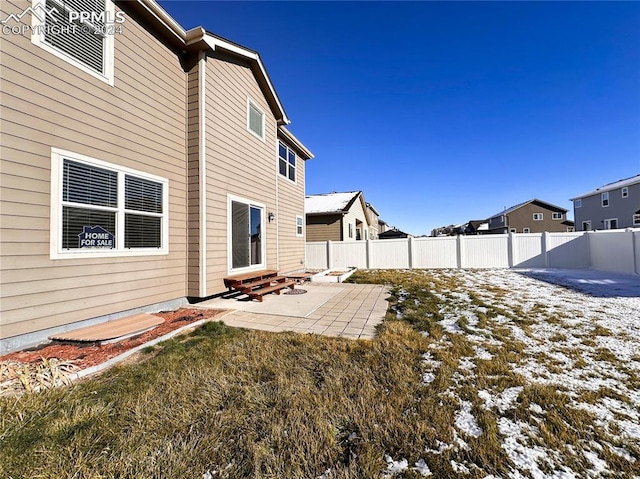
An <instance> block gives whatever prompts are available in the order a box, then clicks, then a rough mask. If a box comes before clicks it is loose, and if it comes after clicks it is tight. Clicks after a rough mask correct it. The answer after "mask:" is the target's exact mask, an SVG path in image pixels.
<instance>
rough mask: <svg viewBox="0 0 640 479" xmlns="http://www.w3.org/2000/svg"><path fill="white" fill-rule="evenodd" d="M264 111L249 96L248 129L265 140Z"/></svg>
mask: <svg viewBox="0 0 640 479" xmlns="http://www.w3.org/2000/svg"><path fill="white" fill-rule="evenodd" d="M264 118H265V117H264V111H262V109H261V108H260V107H259V106H258V105H256V104H255V103H254V102H252V101H251V100H250V99H249V98H247V130H249V131H250V132H251V133H252V134H254V135H255V136H257V137H258V138H260V139H261V140H262V141H265V137H264Z"/></svg>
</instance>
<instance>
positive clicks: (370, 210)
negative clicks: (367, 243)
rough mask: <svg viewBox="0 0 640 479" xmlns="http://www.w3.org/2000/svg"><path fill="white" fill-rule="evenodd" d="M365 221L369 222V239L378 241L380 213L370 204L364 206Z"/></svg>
mask: <svg viewBox="0 0 640 479" xmlns="http://www.w3.org/2000/svg"><path fill="white" fill-rule="evenodd" d="M366 206H367V209H366V213H367V220H368V222H369V239H371V240H375V239H378V234H379V228H380V226H379V217H380V213H378V210H376V209H375V208H374V207H373V205H372V204H371V203H367V204H366Z"/></svg>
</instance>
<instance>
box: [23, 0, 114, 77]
mask: <svg viewBox="0 0 640 479" xmlns="http://www.w3.org/2000/svg"><path fill="white" fill-rule="evenodd" d="M31 8H32V9H33V11H34V12H36V13H38V14H32V15H31V25H32V27H33V28H32V33H31V42H32V43H33V44H34V45H37V46H39V47H41V48H43V49H44V50H47V51H48V52H49V53H52V54H53V55H55V56H57V57H58V58H61V59H63V60H65V61H66V62H68V63H70V64H72V65H73V66H75V67H76V68H79V69H80V70H83V71H84V72H86V73H88V74H90V75H92V76H94V77H96V78H98V79H100V80H102V81H104V82H106V83H108V84H109V85H111V86H113V84H114V74H113V64H114V41H115V37H116V33H117V32H118V31H120V30H121V29H122V28H123V27H122V24H121V23H122V22H123V21H124V16H123V15H124V14H123V12H118V15H116V14H115V7H114V5H113V2H112V0H74V1H73V2H71V1H69V0H32V4H31Z"/></svg>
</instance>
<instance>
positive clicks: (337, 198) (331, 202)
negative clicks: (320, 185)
mask: <svg viewBox="0 0 640 479" xmlns="http://www.w3.org/2000/svg"><path fill="white" fill-rule="evenodd" d="M361 194H362V192H361V191H347V192H344V193H336V192H333V193H326V194H322V195H309V196H307V197H305V200H304V211H305V213H307V214H323V213H345V212H347V211H349V208H350V207H351V205H352V204H353V202H354V201H355V200H356V199H357V198H358V196H360V195H361Z"/></svg>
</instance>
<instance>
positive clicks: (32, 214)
mask: <svg viewBox="0 0 640 479" xmlns="http://www.w3.org/2000/svg"><path fill="white" fill-rule="evenodd" d="M24 6H25V2H19V1H9V0H4V1H3V2H2V3H1V4H0V10H1V16H2V18H6V17H7V15H9V14H10V13H15V14H18V13H20V12H21V11H22V10H23V9H24ZM116 8H118V7H116ZM2 42H3V44H2V70H1V72H0V80H1V81H2V105H1V107H0V108H1V110H0V113H1V115H0V118H1V120H0V121H1V126H0V128H1V131H2V150H1V152H0V162H1V169H2V179H3V184H2V198H0V211H1V215H2V216H1V219H2V222H1V228H2V229H1V243H0V256H1V263H2V264H1V266H0V268H1V274H2V292H1V299H2V300H1V306H0V307H1V309H2V312H1V319H0V321H1V323H0V325H1V329H2V331H1V333H2V334H1V336H2V337H10V336H14V335H18V334H23V333H28V332H32V331H37V330H42V329H46V328H50V327H56V326H60V325H64V324H68V323H72V322H75V321H80V320H84V319H88V318H93V317H97V316H102V315H106V314H113V313H117V312H120V311H123V310H127V309H131V308H136V307H142V306H145V305H149V304H153V303H156V302H161V301H167V300H171V299H175V298H179V297H182V296H184V295H185V292H186V291H185V286H186V260H185V258H186V234H185V225H186V221H187V204H186V201H187V200H186V174H185V172H186V168H185V156H186V153H185V147H186V131H185V130H186V128H185V121H184V117H185V94H184V92H185V83H186V75H185V73H184V72H183V70H182V68H181V67H180V64H179V62H178V59H177V57H176V55H175V54H174V53H172V52H171V51H169V50H168V49H167V48H166V47H165V46H164V45H163V44H162V43H161V42H160V41H159V40H158V39H157V38H155V37H154V36H152V35H151V34H150V33H148V32H147V31H146V30H144V29H143V28H141V27H140V25H139V24H138V23H137V22H136V21H135V19H133V18H132V17H131V16H129V15H128V14H127V17H126V21H125V24H124V28H123V33H122V35H117V37H116V39H115V83H114V85H115V86H114V87H111V86H109V85H107V84H106V83H104V82H102V81H100V80H98V79H97V78H95V77H93V76H91V75H89V74H87V73H85V72H83V71H82V70H79V69H77V68H75V67H74V66H72V65H70V64H69V63H67V62H66V61H64V60H63V59H60V58H58V57H56V56H54V55H52V54H50V53H49V52H47V51H45V50H43V49H41V48H39V47H37V46H35V45H33V44H32V43H31V40H30V38H29V36H28V35H24V36H22V35H3V39H2ZM159 92H162V94H159ZM52 147H55V148H60V149H64V150H68V151H72V152H75V153H78V154H81V155H86V156H88V157H91V158H95V159H98V160H102V161H106V162H109V163H113V164H115V165H122V166H124V167H128V168H132V169H134V170H137V171H141V172H145V173H149V174H153V175H158V176H161V177H164V178H167V179H168V180H169V191H168V194H169V220H170V221H169V254H168V255H161V256H129V257H109V258H87V259H64V260H51V259H50V258H49V248H50V233H49V230H50V226H51V225H50V219H49V218H50V208H51V205H50V193H51V187H50V181H51V171H50V169H51V148H52Z"/></svg>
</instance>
